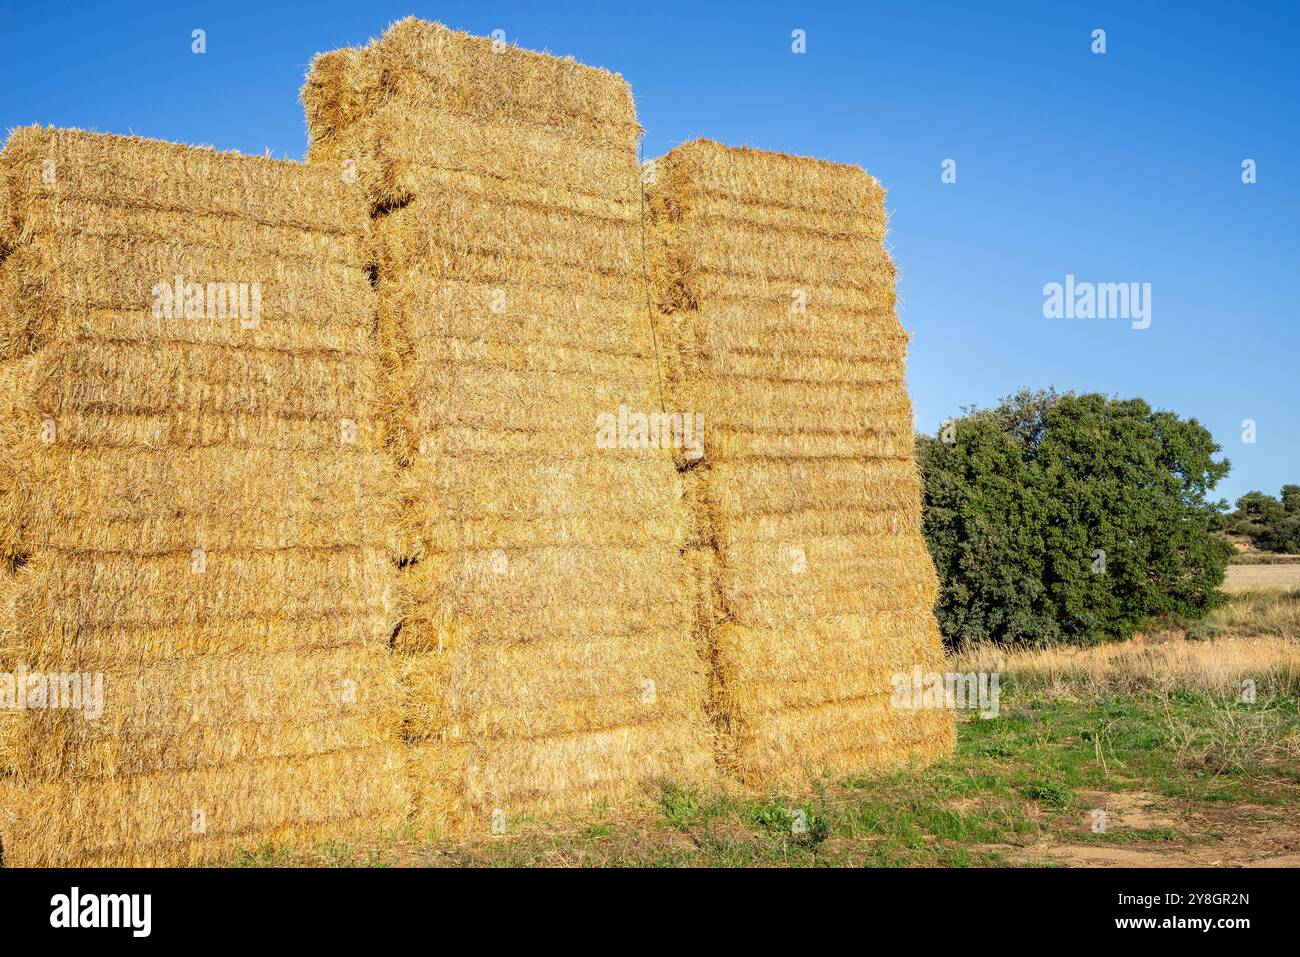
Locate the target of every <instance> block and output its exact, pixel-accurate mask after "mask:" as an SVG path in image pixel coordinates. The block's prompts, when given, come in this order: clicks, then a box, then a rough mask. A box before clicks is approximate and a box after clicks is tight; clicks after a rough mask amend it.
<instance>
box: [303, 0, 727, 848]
mask: <svg viewBox="0 0 1300 957" xmlns="http://www.w3.org/2000/svg"><path fill="white" fill-rule="evenodd" d="M303 102H304V105H305V107H306V110H307V118H308V127H309V130H310V137H311V147H310V150H309V154H308V155H309V160H310V161H311V162H313V163H318V164H320V165H322V166H324V167H327V168H331V169H339V170H349V171H351V172H352V173H354V174H355V175H356V176H357V178H358V181H359V182H360V183H362V184H363V185H364V187H365V189H366V192H367V194H368V196H369V198H370V200H371V203H372V208H373V214H374V216H373V222H372V226H373V248H374V258H375V262H376V276H377V280H378V282H377V290H378V296H379V302H378V309H379V318H380V322H379V325H380V334H381V339H382V347H383V357H384V373H385V375H384V383H383V386H382V387H381V393H382V394H383V395H384V397H385V401H386V410H385V411H386V424H387V426H388V443H389V449H390V450H391V453H392V455H393V457H394V459H395V460H396V461H397V462H398V463H400V465H401V468H402V472H403V475H402V478H401V482H402V486H403V492H402V496H401V509H400V518H399V523H400V526H401V529H402V534H401V536H399V537H400V538H402V539H403V540H404V541H405V542H406V543H407V544H406V550H405V552H404V553H402V554H401V555H400V559H401V561H402V564H403V572H402V584H403V591H404V594H405V596H406V598H405V599H404V602H405V603H406V604H407V605H408V612H407V615H406V618H405V620H404V622H403V624H402V628H401V630H400V632H399V633H398V635H397V637H396V642H395V647H396V648H397V649H398V650H399V652H400V653H401V655H402V657H403V659H404V662H405V664H404V673H405V679H404V687H405V690H406V699H405V707H404V730H405V736H406V740H407V742H408V744H409V754H408V766H409V768H410V773H411V786H412V790H413V794H414V798H415V802H416V810H417V814H418V816H419V818H420V819H421V820H422V821H426V822H429V823H432V824H434V825H436V826H439V827H444V828H449V829H465V828H473V829H487V828H488V827H489V826H490V824H491V817H492V813H493V812H494V811H496V810H500V811H503V812H504V813H505V814H506V815H509V816H515V815H518V814H522V813H530V812H538V811H545V810H557V809H561V808H572V807H578V806H583V805H585V804H587V803H589V802H591V801H593V800H597V799H600V798H617V797H619V796H621V795H625V794H627V793H628V792H629V791H631V790H633V789H635V788H638V787H639V786H641V784H642V783H643V782H645V781H647V780H653V779H655V778H664V777H675V778H678V779H687V780H699V779H702V778H704V777H707V776H708V775H709V774H710V773H711V771H712V767H713V758H712V749H711V743H710V740H709V727H708V722H707V719H706V716H705V696H706V692H707V686H706V673H705V664H704V659H703V657H702V655H701V653H700V649H699V647H698V646H697V644H696V637H697V636H696V635H695V634H694V633H693V629H692V603H691V594H692V589H693V584H692V581H691V579H690V576H689V569H688V567H687V565H686V563H685V562H684V561H683V558H682V547H683V545H684V543H685V541H686V537H687V534H688V532H687V525H688V519H689V516H688V514H687V512H686V510H685V508H684V505H683V491H682V486H681V482H680V479H679V477H678V475H677V473H676V470H675V468H674V465H673V460H672V456H671V454H670V451H669V450H667V449H627V448H614V449H611V448H603V447H600V446H598V444H597V417H598V416H599V415H600V414H601V413H610V414H616V413H617V412H618V410H619V408H620V406H624V407H627V408H630V409H634V410H637V411H639V412H643V413H647V412H650V411H652V410H657V409H658V408H659V404H660V400H661V397H660V395H659V393H658V385H657V376H656V369H655V354H654V342H653V339H652V335H651V329H650V326H649V323H648V317H647V313H646V301H645V287H644V282H643V278H642V260H641V232H640V229H641V218H640V193H639V186H638V165H637V157H636V138H637V135H638V134H639V128H638V126H637V123H636V117H635V112H634V107H633V104H632V97H631V93H630V91H629V89H628V86H627V84H626V83H625V82H624V81H623V80H622V79H621V78H620V77H618V76H615V75H611V74H609V73H606V72H605V71H603V70H597V69H593V68H590V67H586V66H582V65H579V64H577V63H575V62H573V61H572V60H567V59H558V58H555V57H551V56H546V55H544V54H539V53H532V52H528V51H524V50H519V49H517V48H514V47H510V46H506V45H504V44H494V43H493V42H492V41H491V40H487V39H483V38H476V37H471V36H467V35H465V34H460V33H455V32H453V31H451V30H448V29H446V28H445V27H442V26H440V25H438V24H432V23H425V22H421V21H419V20H414V19H407V20H403V21H401V22H399V23H396V24H394V25H393V26H392V27H391V28H390V29H389V30H388V32H387V33H385V35H384V36H383V37H382V38H381V39H380V40H378V41H375V42H373V43H371V44H370V45H369V46H367V47H365V48H363V49H359V50H339V51H334V52H332V53H328V54H323V55H321V56H318V57H317V58H316V60H315V62H314V63H313V65H312V70H311V72H310V74H309V76H308V79H307V84H306V86H305V87H304V89H303Z"/></svg>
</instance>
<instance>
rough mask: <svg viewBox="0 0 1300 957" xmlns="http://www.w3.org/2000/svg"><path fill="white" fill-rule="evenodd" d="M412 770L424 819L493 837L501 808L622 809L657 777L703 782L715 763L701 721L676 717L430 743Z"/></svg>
mask: <svg viewBox="0 0 1300 957" xmlns="http://www.w3.org/2000/svg"><path fill="white" fill-rule="evenodd" d="M409 767H410V775H411V797H412V801H413V803H414V807H415V816H416V819H417V820H419V821H421V822H424V823H429V824H432V825H434V826H437V827H440V828H443V829H446V830H452V831H468V830H473V831H480V832H482V833H487V832H488V831H489V829H490V828H491V826H492V815H493V813H494V812H496V811H501V812H504V813H505V814H506V816H507V818H508V819H509V818H515V817H519V816H523V815H547V814H552V813H555V812H559V811H571V810H575V809H578V808H582V807H587V806H590V805H592V804H595V803H597V802H601V801H608V802H609V803H611V804H614V805H616V806H617V804H619V803H620V802H624V801H626V800H627V799H629V798H630V797H632V796H634V795H636V794H638V793H639V792H640V791H641V790H642V788H644V787H645V785H646V784H647V783H651V782H654V781H656V780H667V779H673V780H688V781H690V780H696V781H698V780H703V779H706V778H708V777H709V776H710V775H711V773H712V758H711V756H710V754H709V749H708V739H707V738H703V737H702V735H701V725H700V723H699V722H698V721H695V720H686V721H674V720H671V719H670V720H665V721H661V722H656V723H639V724H635V725H624V726H621V727H612V728H606V729H603V730H599V731H588V732H580V733H575V734H571V735H559V736H555V737H549V738H533V737H523V736H520V737H514V738H509V739H497V740H493V741H491V742H485V743H482V744H469V743H465V744H457V743H450V742H441V741H430V742H423V743H419V744H416V745H414V746H412V747H411V748H410V750H409Z"/></svg>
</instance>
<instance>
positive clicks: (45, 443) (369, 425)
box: [0, 127, 408, 865]
mask: <svg viewBox="0 0 1300 957" xmlns="http://www.w3.org/2000/svg"><path fill="white" fill-rule="evenodd" d="M0 156H2V159H0V173H2V175H0V182H3V183H4V189H3V192H0V197H2V198H3V199H4V200H5V203H6V205H5V208H4V216H3V217H0V222H3V223H4V224H5V228H4V231H3V233H0V236H2V237H3V240H2V241H3V257H4V258H3V260H0V290H2V293H0V295H3V296H4V299H3V301H0V357H3V359H4V362H3V364H0V396H3V398H2V399H0V402H2V403H3V404H4V406H5V408H4V410H3V411H4V413H5V414H4V415H3V417H2V419H3V422H4V425H3V427H2V429H0V519H3V528H4V532H3V534H2V537H0V552H2V554H0V559H2V560H3V561H2V562H0V564H3V566H4V571H3V576H2V577H0V671H7V672H10V673H12V672H14V671H15V669H18V668H24V669H26V670H27V671H28V673H36V674H40V675H61V674H69V673H75V674H77V675H86V676H92V675H100V676H102V703H101V707H100V709H98V710H100V711H101V713H99V714H92V713H91V709H89V708H87V707H86V705H85V700H84V699H83V704H82V707H81V708H80V709H68V708H55V707H49V706H46V707H32V706H29V707H28V708H26V709H25V710H23V711H20V712H17V713H15V714H8V715H4V716H0V780H3V781H4V788H5V794H6V804H5V813H4V814H3V815H0V840H3V844H4V854H5V862H6V863H9V864H20V865H21V864H34V865H62V864H108V863H121V864H146V865H148V864H194V863H201V862H204V861H207V860H212V859H221V858H224V857H226V856H228V855H229V854H230V853H231V851H232V849H234V848H235V847H238V846H246V847H247V846H257V845H258V844H260V843H262V842H264V841H272V840H273V841H278V842H287V843H293V842H301V841H309V840H316V839H319V838H321V837H323V836H331V837H334V836H338V835H340V834H343V833H357V834H361V833H371V834H373V833H375V832H377V831H379V830H381V829H383V828H388V827H393V826H397V825H399V824H400V823H401V822H402V821H403V820H404V819H405V817H406V814H407V810H408V806H407V801H408V798H407V794H406V790H405V786H404V759H403V757H402V755H401V753H400V751H399V750H398V749H396V747H395V745H396V743H397V736H398V732H399V729H400V725H401V712H400V704H401V700H402V699H401V687H400V684H399V682H398V672H397V670H396V668H395V666H394V661H393V658H392V655H391V652H390V649H389V645H388V642H389V638H390V636H391V634H392V632H393V630H394V629H395V628H396V627H397V623H398V621H399V620H400V609H399V605H398V601H397V593H396V583H395V577H396V574H395V569H394V568H393V565H392V563H391V561H390V553H391V551H392V548H393V543H392V541H391V540H390V539H389V538H388V537H387V536H388V535H389V534H390V531H391V529H392V528H393V525H394V523H393V515H394V512H393V500H394V497H395V488H396V484H395V482H394V481H393V475H392V470H391V466H390V465H389V461H388V459H387V457H386V456H385V455H384V454H383V453H382V445H383V431H382V429H381V428H380V425H379V419H378V415H379V406H378V404H377V400H376V396H377V390H378V350H377V340H376V337H375V334H374V328H373V316H374V300H373V290H372V288H371V286H370V283H369V278H368V276H367V271H366V267H367V263H368V261H367V258H366V249H367V246H366V241H365V237H366V234H367V230H368V224H369V215H368V208H367V204H366V203H365V200H364V198H363V197H362V196H361V194H360V188H359V187H358V186H356V185H355V184H348V183H345V182H343V180H342V178H341V177H340V176H339V175H337V174H336V173H334V172H333V171H330V170H325V169H321V168H312V167H308V166H304V165H302V164H295V163H288V162H279V161H273V160H269V159H263V158H258V157H249V156H241V155H238V154H231V153H217V152H215V151H212V150H208V149H197V148H191V147H185V146H178V145H173V144H167V143H159V142H155V141H150V140H143V139H138V138H132V137H118V136H104V135H97V134H88V133H81V132H78V131H72V130H54V129H42V128H39V127H31V128H26V129H20V130H17V131H15V132H14V133H13V134H12V136H11V137H10V139H9V142H8V145H7V146H6V148H5V150H4V153H3V154H0ZM164 290H166V294H164ZM169 297H170V298H169Z"/></svg>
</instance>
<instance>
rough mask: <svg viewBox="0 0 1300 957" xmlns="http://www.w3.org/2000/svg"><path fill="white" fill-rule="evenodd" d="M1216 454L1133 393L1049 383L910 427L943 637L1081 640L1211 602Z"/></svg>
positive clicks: (1199, 610) (1205, 436)
mask: <svg viewBox="0 0 1300 957" xmlns="http://www.w3.org/2000/svg"><path fill="white" fill-rule="evenodd" d="M1219 451H1220V448H1219V446H1218V445H1217V444H1216V443H1215V442H1214V440H1213V438H1212V437H1211V435H1210V433H1209V432H1208V431H1207V430H1206V429H1205V428H1204V427H1203V426H1201V425H1200V424H1199V423H1198V422H1197V421H1196V420H1195V419H1190V420H1184V419H1180V418H1178V416H1176V415H1174V414H1173V413H1171V412H1158V411H1154V410H1152V408H1151V407H1150V406H1149V405H1148V404H1147V403H1146V402H1144V401H1143V400H1141V399H1112V398H1106V397H1105V396H1102V395H1098V394H1085V395H1075V394H1073V393H1065V394H1058V393H1056V392H1055V391H1052V390H1048V391H1044V392H1030V391H1028V390H1024V391H1021V392H1020V393H1018V394H1017V395H1015V396H1011V397H1008V398H1006V399H1004V400H1002V402H1001V403H1000V404H999V405H998V406H997V407H996V408H994V409H988V410H979V409H968V410H966V414H965V415H964V416H963V417H962V418H960V419H958V420H956V421H955V422H953V423H949V424H946V426H945V427H943V428H941V429H940V432H939V434H938V435H937V436H935V437H930V436H918V438H917V452H918V459H919V461H920V463H921V468H922V472H923V475H924V480H925V519H924V521H925V536H926V540H927V542H928V543H929V546H930V551H931V554H932V555H933V557H934V562H935V566H936V568H937V570H938V573H939V578H940V584H941V590H940V597H939V601H938V604H937V606H936V611H937V613H938V616H939V623H940V627H941V628H942V630H943V633H944V635H945V636H946V637H947V639H948V640H949V641H950V642H954V643H957V642H961V641H970V640H991V641H1002V642H1016V643H1030V644H1040V643H1054V642H1076V643H1084V644H1090V643H1093V642H1097V641H1102V640H1111V639H1119V638H1126V637H1128V636H1130V635H1131V634H1132V633H1133V632H1134V631H1135V630H1137V629H1139V628H1141V627H1143V626H1144V625H1146V624H1147V623H1149V622H1150V621H1151V620H1152V619H1153V618H1155V617H1156V616H1158V615H1161V614H1167V613H1175V614H1179V615H1185V616H1188V617H1199V616H1201V615H1203V614H1204V613H1205V612H1207V611H1208V610H1209V609H1210V608H1212V607H1214V606H1215V605H1217V604H1219V603H1221V602H1222V600H1223V596H1222V594H1221V593H1220V592H1219V591H1218V586H1219V585H1221V584H1222V582H1223V575H1224V568H1225V566H1226V563H1227V558H1228V555H1229V554H1230V553H1231V546H1229V545H1228V544H1227V543H1225V542H1223V541H1220V540H1219V539H1218V538H1216V537H1215V536H1214V535H1212V534H1211V532H1212V531H1213V530H1214V529H1215V528H1216V526H1217V525H1221V523H1222V516H1221V514H1220V512H1221V510H1222V509H1223V508H1224V504H1223V503H1219V502H1211V501H1210V500H1209V497H1208V496H1209V495H1210V493H1211V492H1212V491H1213V489H1214V486H1215V485H1216V483H1218V482H1219V481H1220V480H1221V479H1222V478H1223V477H1224V475H1226V474H1227V472H1228V468H1229V464H1228V462H1227V461H1226V460H1216V459H1215V457H1214V456H1215V455H1216V454H1217V453H1218V452H1219Z"/></svg>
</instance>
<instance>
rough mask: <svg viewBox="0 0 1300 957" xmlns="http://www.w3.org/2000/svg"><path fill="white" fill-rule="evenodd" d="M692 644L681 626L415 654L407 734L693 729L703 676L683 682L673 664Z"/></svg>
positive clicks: (686, 676)
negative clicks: (668, 721) (666, 723)
mask: <svg viewBox="0 0 1300 957" xmlns="http://www.w3.org/2000/svg"><path fill="white" fill-rule="evenodd" d="M693 641H694V638H693V637H692V635H691V633H690V630H689V629H688V628H685V627H682V628H679V629H678V630H677V631H665V630H657V631H651V630H648V629H647V630H645V631H637V632H634V633H632V634H596V635H592V636H580V637H569V638H553V639H546V640H530V641H513V642H512V641H508V640H506V639H505V637H504V636H497V635H493V636H492V640H490V641H479V642H475V643H473V644H472V645H469V646H467V647H466V649H465V653H464V654H448V653H447V652H448V650H449V649H444V651H443V653H442V654H441V655H439V654H438V653H437V652H436V651H430V652H423V653H417V654H413V655H410V656H409V657H408V658H407V661H406V665H407V667H406V674H407V694H408V696H409V703H408V705H407V709H406V715H407V725H406V728H407V734H408V736H409V737H411V738H413V739H417V740H418V739H426V738H435V737H437V738H445V739H446V740H466V741H478V742H489V741H492V740H495V739H498V738H502V739H510V738H515V737H535V738H545V737H551V736H554V735H564V734H572V733H575V732H579V731H594V730H600V729H602V728H608V727H615V726H621V725H634V724H638V723H644V722H646V721H648V720H658V719H661V718H668V717H673V718H677V719H680V720H682V721H689V720H691V719H692V718H693V717H694V716H695V714H696V712H697V711H698V708H699V701H700V696H701V695H702V693H703V681H704V673H703V669H701V668H697V669H695V670H694V671H692V672H687V673H682V672H680V671H677V670H675V669H674V668H673V663H674V662H675V661H676V660H677V659H680V658H688V657H689V656H691V655H693V654H694V653H695V649H694V648H693ZM449 671H450V673H448V672H449ZM457 672H460V674H457ZM647 682H653V685H652V686H651V685H648V684H647ZM651 690H653V693H651ZM431 702H434V703H436V705H437V706H436V707H431V706H430V703H431ZM485 746H486V745H485Z"/></svg>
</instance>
